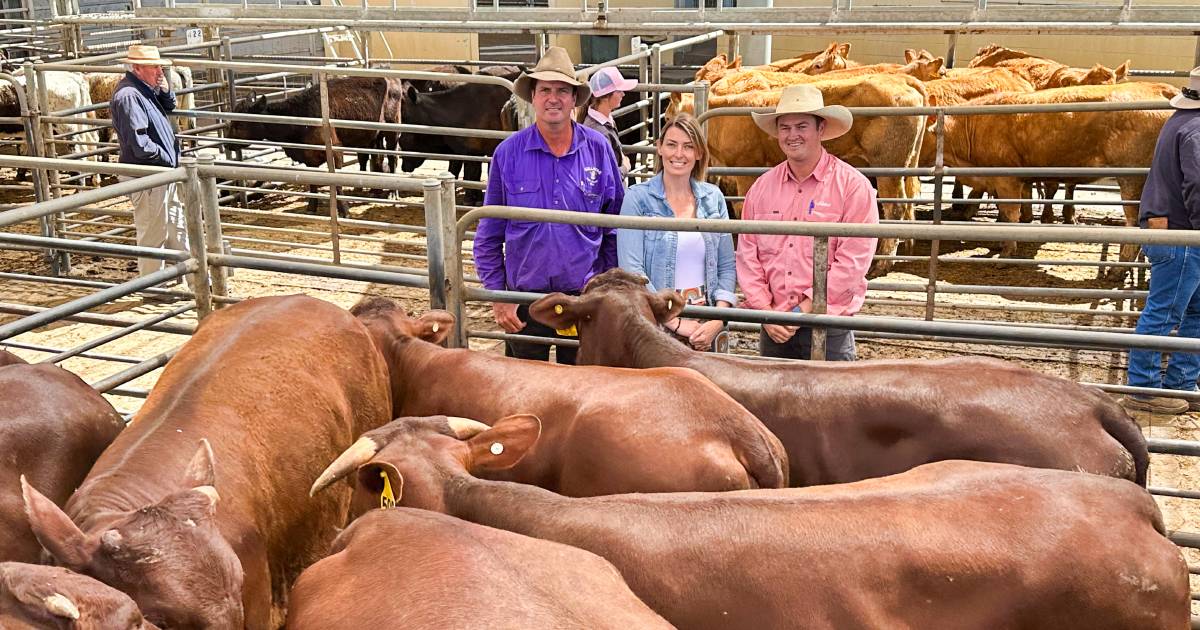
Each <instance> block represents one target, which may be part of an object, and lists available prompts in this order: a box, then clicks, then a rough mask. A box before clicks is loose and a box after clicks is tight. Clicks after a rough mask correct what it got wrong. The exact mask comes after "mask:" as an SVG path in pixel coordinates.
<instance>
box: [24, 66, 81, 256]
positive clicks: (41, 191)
mask: <svg viewBox="0 0 1200 630" xmlns="http://www.w3.org/2000/svg"><path fill="white" fill-rule="evenodd" d="M24 72H25V103H26V107H27V109H28V112H27V114H28V117H27V118H26V124H27V125H29V131H30V134H29V135H31V136H32V140H33V142H32V144H30V146H29V153H30V155H32V156H33V157H39V158H40V157H46V155H45V151H46V147H47V144H46V133H47V131H48V129H49V125H43V123H42V113H43V112H44V111H45V102H46V99H45V97H44V95H42V93H41V91H40V90H38V86H39V85H41V84H42V83H44V81H42V80H41V75H40V74H38V73H37V72H34V70H33V64H32V63H29V62H26V63H25V65H24ZM13 87H14V89H16V85H15V84H14V86H13ZM50 157H53V156H50ZM30 173H31V176H32V177H33V184H34V187H35V196H36V197H37V199H38V201H49V200H50V195H51V193H50V182H51V181H54V182H55V183H56V184H57V182H58V178H57V176H58V172H57V171H50V170H49V169H42V168H37V169H30ZM52 173H53V174H52ZM39 223H40V225H41V231H42V236H46V237H51V238H53V237H54V236H57V229H56V227H57V226H56V225H55V223H54V215H47V216H44V217H41V219H39ZM60 253H61V252H59V251H58V250H55V249H47V250H46V261H47V262H49V263H50V273H52V274H53V275H55V276H61V275H62V274H63V273H65V271H66V270H65V269H63V263H64V262H67V263H68V264H69V261H68V260H67V259H66V257H65V256H61V255H60Z"/></svg>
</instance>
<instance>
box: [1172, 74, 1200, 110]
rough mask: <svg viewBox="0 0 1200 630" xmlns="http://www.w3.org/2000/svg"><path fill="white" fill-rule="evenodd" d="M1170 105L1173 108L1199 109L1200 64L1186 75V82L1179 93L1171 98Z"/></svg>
mask: <svg viewBox="0 0 1200 630" xmlns="http://www.w3.org/2000/svg"><path fill="white" fill-rule="evenodd" d="M1171 107H1174V108H1175V109H1200V66H1196V67H1195V68H1192V73H1191V74H1190V75H1188V84H1187V86H1186V87H1184V88H1183V90H1182V91H1180V93H1179V95H1178V96H1176V97H1175V98H1173V99H1171Z"/></svg>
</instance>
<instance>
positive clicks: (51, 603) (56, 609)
mask: <svg viewBox="0 0 1200 630" xmlns="http://www.w3.org/2000/svg"><path fill="white" fill-rule="evenodd" d="M42 603H43V604H44V605H45V606H46V612H48V613H50V614H51V615H54V616H55V617H66V618H67V619H79V607H78V606H76V605H75V602H73V601H71V600H69V599H67V596H66V595H60V594H58V593H55V594H53V595H51V596H49V597H47V598H46V599H44V600H42Z"/></svg>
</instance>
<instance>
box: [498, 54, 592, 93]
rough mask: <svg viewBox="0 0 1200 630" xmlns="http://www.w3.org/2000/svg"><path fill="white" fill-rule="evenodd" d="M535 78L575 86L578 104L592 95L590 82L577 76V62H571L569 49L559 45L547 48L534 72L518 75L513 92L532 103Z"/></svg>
mask: <svg viewBox="0 0 1200 630" xmlns="http://www.w3.org/2000/svg"><path fill="white" fill-rule="evenodd" d="M535 80H537V81H562V82H563V83H566V84H568V85H573V86H575V104H576V105H581V104H583V103H586V102H587V99H588V97H589V96H591V95H592V90H591V88H589V87H588V84H587V83H585V82H583V81H580V80H579V79H577V78H576V77H575V64H573V63H571V57H570V56H568V55H567V51H566V50H565V49H563V48H560V47H558V46H551V47H550V48H549V49H547V50H546V54H545V55H544V56H543V57H542V58H541V59H539V60H538V62H537V65H536V66H534V67H533V71H532V72H527V73H523V74H522V75H521V76H519V77H517V80H516V82H514V83H513V94H516V95H517V96H518V97H520V98H521V100H523V101H526V102H530V103H532V102H533V82H534V81H535Z"/></svg>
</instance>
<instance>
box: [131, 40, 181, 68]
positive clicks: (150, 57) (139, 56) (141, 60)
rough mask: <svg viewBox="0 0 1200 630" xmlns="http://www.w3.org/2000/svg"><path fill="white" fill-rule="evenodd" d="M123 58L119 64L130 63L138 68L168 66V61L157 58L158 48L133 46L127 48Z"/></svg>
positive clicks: (169, 62) (169, 63)
mask: <svg viewBox="0 0 1200 630" xmlns="http://www.w3.org/2000/svg"><path fill="white" fill-rule="evenodd" d="M125 55H126V56H125V58H124V59H122V60H121V63H132V64H136V65H139V66H169V65H171V60H170V59H163V58H162V57H159V56H158V46H143V45H141V44H134V45H132V46H130V47H129V51H128V52H126V53H125Z"/></svg>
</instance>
